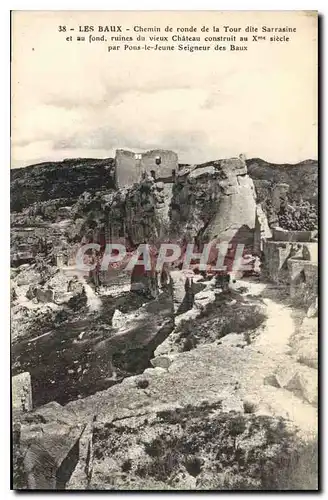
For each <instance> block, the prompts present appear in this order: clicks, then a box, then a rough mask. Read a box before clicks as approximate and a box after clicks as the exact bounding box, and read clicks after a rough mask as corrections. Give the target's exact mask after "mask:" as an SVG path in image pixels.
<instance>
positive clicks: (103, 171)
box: [11, 158, 318, 212]
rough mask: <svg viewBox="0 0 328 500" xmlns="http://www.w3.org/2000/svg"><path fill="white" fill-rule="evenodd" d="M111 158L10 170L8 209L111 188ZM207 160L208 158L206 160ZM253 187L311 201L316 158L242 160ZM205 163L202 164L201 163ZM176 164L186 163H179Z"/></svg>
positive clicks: (315, 193)
mask: <svg viewBox="0 0 328 500" xmlns="http://www.w3.org/2000/svg"><path fill="white" fill-rule="evenodd" d="M114 162H115V160H114V158H104V159H93V158H75V159H68V160H63V161H59V162H45V163H39V164H37V165H30V166H28V167H24V168H15V169H12V170H11V210H12V211H17V212H18V211H20V210H22V209H23V208H24V207H27V206H28V205H30V204H32V203H34V202H36V201H46V200H53V199H57V198H63V199H65V203H67V200H68V202H69V203H71V204H73V203H74V202H75V201H76V199H77V198H78V197H79V196H80V195H81V194H82V193H83V192H84V191H88V192H90V193H93V192H95V191H99V190H103V189H114V188H115V168H114ZM210 163H211V162H208V164H210ZM246 163H247V168H248V173H249V175H250V176H251V177H252V179H253V181H254V184H255V188H257V186H260V185H261V184H263V181H265V182H266V183H270V184H271V183H274V184H275V183H279V182H283V183H287V184H289V186H290V194H291V197H292V198H295V199H297V198H300V197H302V198H303V199H304V200H309V201H311V203H315V204H316V203H317V199H318V162H317V161H315V160H305V161H302V162H300V163H296V164H274V163H269V162H266V161H264V160H262V159H260V158H252V159H249V160H246ZM204 165H206V164H204ZM179 166H180V167H182V166H186V165H179Z"/></svg>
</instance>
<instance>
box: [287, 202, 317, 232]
mask: <svg viewBox="0 0 328 500" xmlns="http://www.w3.org/2000/svg"><path fill="white" fill-rule="evenodd" d="M278 220H279V225H280V227H282V228H283V229H288V230H289V231H315V230H316V229H318V212H317V208H316V206H315V205H311V203H309V202H308V201H301V202H300V203H296V202H293V203H292V204H287V205H286V206H284V207H282V208H281V210H280V212H279V213H278Z"/></svg>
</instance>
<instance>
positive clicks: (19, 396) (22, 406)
mask: <svg viewBox="0 0 328 500" xmlns="http://www.w3.org/2000/svg"><path fill="white" fill-rule="evenodd" d="M12 408H13V411H14V412H18V413H19V412H27V411H31V410H32V384H31V375H30V374H29V372H24V373H20V374H19V375H15V376H14V377H12Z"/></svg>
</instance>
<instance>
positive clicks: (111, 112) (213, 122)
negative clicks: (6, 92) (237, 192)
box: [11, 11, 318, 168]
mask: <svg viewBox="0 0 328 500" xmlns="http://www.w3.org/2000/svg"><path fill="white" fill-rule="evenodd" d="M111 24H113V25H115V24H123V25H124V26H133V25H143V26H160V27H163V28H164V27H165V26H166V25H168V24H170V25H171V26H173V27H174V26H186V27H189V26H196V27H198V28H200V27H201V26H202V25H208V26H210V27H212V26H213V25H217V26H221V25H232V26H246V25H248V24H253V25H266V26H285V25H288V26H292V27H296V28H297V32H296V33H295V34H293V39H292V41H291V42H289V43H279V42H277V43H272V44H269V45H268V44H256V45H254V44H253V45H252V46H251V47H249V50H248V51H246V52H239V53H237V52H230V51H227V52H222V51H210V52H199V53H189V52H185V51H181V52H178V51H176V52H170V53H167V52H166V53H164V52H162V53H159V52H157V53H155V52H151V53H148V52H147V53H145V52H135V51H120V52H118V53H115V52H111V53H108V52H107V45H106V44H103V43H101V42H98V43H96V42H95V43H92V44H90V43H88V42H87V43H83V42H80V43H78V42H67V41H66V40H65V36H66V34H65V35H63V33H60V32H59V31H58V26H61V25H66V26H68V27H69V26H73V27H74V28H75V29H77V27H78V25H95V26H98V25H111ZM221 34H222V33H221ZM12 36H13V40H12V47H13V53H12V150H11V156H12V162H11V166H12V168H16V167H23V166H27V165H29V164H33V163H39V162H43V161H56V160H62V159H64V158H76V157H91V158H105V157H113V156H114V155H115V150H116V149H117V148H123V149H130V150H132V151H135V152H140V151H144V150H148V149H157V148H164V149H172V150H174V151H176V152H177V153H178V155H179V161H180V162H181V163H201V162H205V161H209V160H215V159H219V158H225V157H229V156H238V155H239V154H241V153H242V154H245V155H246V157H247V158H252V157H260V158H262V159H264V160H266V161H269V162H273V163H296V162H298V161H302V160H305V159H309V158H312V159H316V158H317V135H318V134H317V32H316V18H315V16H313V15H309V13H304V12H285V13H279V12H278V13H275V12H266V13H265V12H257V13H255V12H223V13H222V12H221V13H220V12H207V13H206V12H166V13H163V12H143V13H142V12H103V13H101V12H100V13H99V12H98V13H97V12H96V13H94V12H69V11H67V12H40V11H39V12H38V11H35V12H33V11H32V12H22V11H21V12H15V13H14V14H13V29H12Z"/></svg>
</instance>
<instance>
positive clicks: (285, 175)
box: [246, 158, 318, 204]
mask: <svg viewBox="0 0 328 500" xmlns="http://www.w3.org/2000/svg"><path fill="white" fill-rule="evenodd" d="M246 163H247V169H248V173H249V175H250V176H251V177H252V179H253V181H254V184H255V187H256V184H257V182H258V181H268V182H270V183H274V184H276V183H279V182H283V183H286V184H288V185H289V191H290V195H291V197H292V198H293V199H299V198H303V200H308V201H310V202H311V203H314V204H317V202H318V162H317V161H316V160H305V161H302V162H300V163H295V164H289V163H284V164H276V163H268V162H266V161H264V160H261V159H260V158H252V159H250V160H246Z"/></svg>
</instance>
